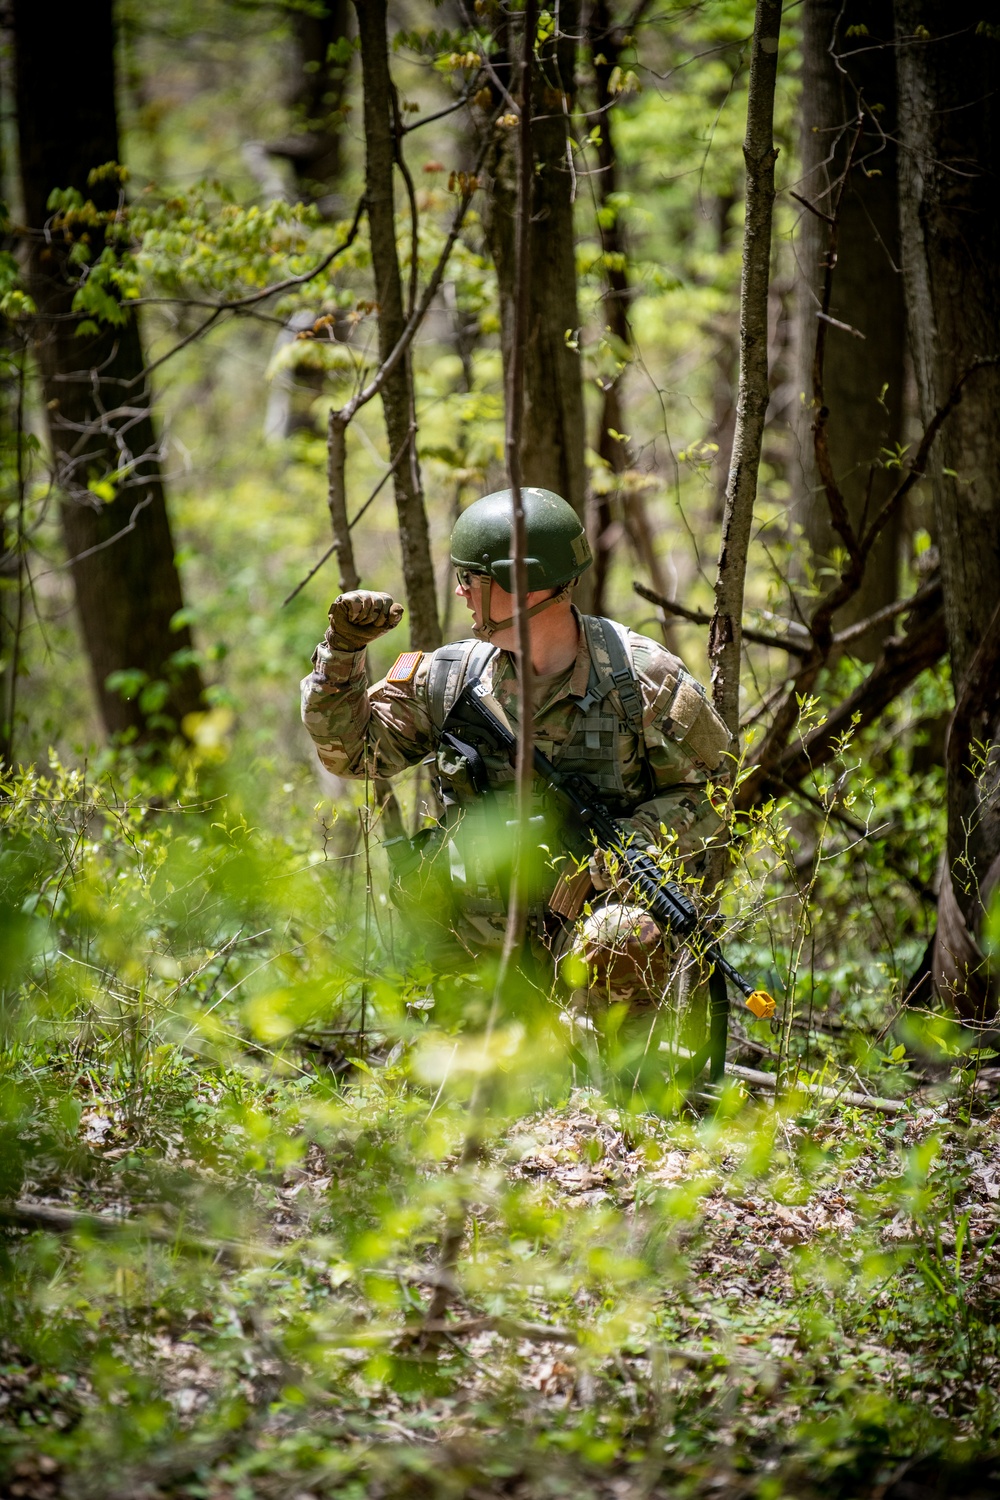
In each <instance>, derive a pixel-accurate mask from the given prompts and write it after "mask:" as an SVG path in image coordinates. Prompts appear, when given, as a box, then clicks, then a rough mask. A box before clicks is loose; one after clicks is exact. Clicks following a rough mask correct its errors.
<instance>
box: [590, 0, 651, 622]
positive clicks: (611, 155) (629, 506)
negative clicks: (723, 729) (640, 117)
mask: <svg viewBox="0 0 1000 1500" xmlns="http://www.w3.org/2000/svg"><path fill="white" fill-rule="evenodd" d="M630 24H633V25H634V24H635V18H634V17H632V18H630ZM624 36H625V28H624V27H623V26H620V25H618V24H617V23H616V22H615V20H614V18H613V17H612V15H611V8H610V6H609V4H608V0H593V3H592V4H591V6H590V12H589V15H588V17H587V43H588V46H589V48H590V55H591V59H592V62H593V67H594V84H595V88H594V96H595V97H594V103H595V105H596V110H597V122H596V123H597V125H598V127H599V129H600V138H599V141H598V146H597V167H598V170H597V175H596V179H595V184H594V196H595V198H596V201H597V224H598V231H599V233H600V236H601V251H602V254H603V257H604V270H603V274H604V290H603V293H602V297H601V301H602V305H603V310H604V323H605V328H606V330H607V332H608V333H609V334H610V335H611V337H612V339H613V340H614V341H615V343H616V344H617V345H618V347H619V349H620V350H621V354H622V357H623V358H624V357H625V356H626V355H627V354H628V352H629V351H631V348H632V329H631V325H630V323H629V316H628V314H629V303H630V301H631V297H632V289H631V287H630V285H629V275H628V260H627V245H626V240H625V233H624V228H623V226H622V223H621V220H620V219H619V217H618V210H617V207H616V205H615V196H614V195H615V194H616V193H617V191H618V158H617V155H616V152H615V143H614V127H613V120H614V117H613V114H612V102H613V97H614V96H613V95H612V92H611V78H612V75H613V73H614V70H615V68H616V67H617V66H618V59H619V57H620V56H621V52H622V46H623V41H624ZM624 373H625V372H624V370H622V372H621V373H620V374H618V375H616V376H615V377H614V378H613V379H610V380H608V381H607V383H606V384H605V386H604V390H603V392H602V397H601V410H600V416H599V419H598V431H597V442H596V444H595V448H596V450H597V453H598V455H599V457H600V458H601V459H602V460H603V461H604V463H605V464H607V466H608V469H609V470H610V472H611V473H612V474H614V475H616V476H617V477H618V478H619V480H620V482H621V490H620V495H621V507H622V515H621V519H622V527H623V529H624V531H625V535H626V536H627V537H628V540H629V544H630V546H631V548H632V551H633V553H634V554H635V557H636V560H637V562H638V563H639V564H640V566H642V567H644V568H645V569H646V572H647V573H648V574H649V579H650V582H651V583H652V585H653V588H654V590H655V591H656V593H658V594H666V593H668V592H669V585H668V583H667V576H666V573H665V572H664V570H663V564H662V563H661V562H660V559H659V558H658V556H657V555H656V550H655V540H656V539H655V536H654V532H653V527H652V524H651V522H650V518H649V514H648V511H647V509H646V502H645V497H644V495H643V493H642V491H641V490H640V489H637V488H634V487H630V486H629V485H628V483H627V482H626V481H624V480H623V479H622V476H623V475H625V474H626V473H627V471H628V468H629V464H630V461H631V454H630V452H629V446H628V443H627V442H625V441H624V434H625V427H626V424H627V418H626V415H625V403H624V392H623V388H622V381H623V377H624ZM613 434H619V436H613ZM595 515H596V525H595V528H594V530H595V537H594V543H595V545H594V579H593V604H592V608H593V610H594V613H595V614H598V615H600V614H603V613H604V610H605V593H606V589H607V582H608V573H609V565H610V562H611V554H612V548H613V537H614V534H615V532H616V530H617V527H616V525H615V517H614V515H613V513H612V508H611V496H610V494H608V495H603V496H600V497H599V498H598V499H597V500H596V503H595ZM663 628H664V632H665V634H666V635H667V637H668V644H670V638H671V637H672V629H671V626H670V624H669V622H668V621H667V620H666V618H665V617H664V622H663Z"/></svg>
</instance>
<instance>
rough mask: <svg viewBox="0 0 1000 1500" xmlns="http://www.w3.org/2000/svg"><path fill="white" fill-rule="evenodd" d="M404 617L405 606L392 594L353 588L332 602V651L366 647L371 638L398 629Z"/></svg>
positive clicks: (328, 635)
mask: <svg viewBox="0 0 1000 1500" xmlns="http://www.w3.org/2000/svg"><path fill="white" fill-rule="evenodd" d="M402 618H403V606H402V605H401V604H396V603H395V601H394V600H393V597H392V595H391V594H373V593H372V592H371V590H370V589H352V591H351V592H350V593H349V594H338V595H337V598H336V599H334V601H333V603H332V604H331V605H330V628H329V630H328V631H327V633H326V643H327V645H328V646H329V647H330V649H331V651H363V650H364V649H365V647H366V646H367V645H368V642H369V641H374V640H377V639H378V637H379V636H380V635H385V634H386V632H387V631H389V630H395V628H396V626H397V625H398V624H399V622H400V620H401V619H402Z"/></svg>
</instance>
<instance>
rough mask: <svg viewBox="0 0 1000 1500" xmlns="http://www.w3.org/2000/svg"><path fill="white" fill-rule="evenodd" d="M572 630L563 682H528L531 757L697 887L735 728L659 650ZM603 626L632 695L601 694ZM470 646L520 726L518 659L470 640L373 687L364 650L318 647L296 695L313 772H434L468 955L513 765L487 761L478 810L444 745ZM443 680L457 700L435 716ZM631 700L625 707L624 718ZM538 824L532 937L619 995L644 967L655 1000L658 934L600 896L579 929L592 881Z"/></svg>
mask: <svg viewBox="0 0 1000 1500" xmlns="http://www.w3.org/2000/svg"><path fill="white" fill-rule="evenodd" d="M574 613H576V611H574ZM577 619H578V621H579V622H580V624H581V630H580V640H579V646H578V650H577V656H576V660H575V662H574V663H573V664H572V666H570V667H569V668H568V669H567V670H566V671H565V672H562V673H560V674H559V675H558V676H556V677H553V678H550V679H543V680H541V681H539V682H538V683H536V703H537V705H538V706H537V708H536V711H535V719H534V728H535V741H536V744H537V745H538V746H539V748H540V749H541V750H543V751H544V752H545V753H546V754H547V755H548V756H549V757H550V758H551V759H552V760H553V761H554V762H555V764H556V765H557V766H558V767H559V768H560V769H561V770H564V771H582V772H584V773H585V774H587V775H588V776H590V777H591V779H592V780H593V781H594V782H595V783H596V784H597V786H598V787H599V788H600V790H601V793H602V795H603V797H604V800H605V802H606V803H607V805H608V807H609V809H610V810H611V811H612V812H613V813H614V815H615V816H616V817H617V818H618V819H619V820H620V823H621V824H622V826H623V827H624V829H625V830H626V831H628V832H632V833H633V834H634V835H635V837H636V838H637V839H639V840H641V842H642V843H643V844H644V845H648V844H658V845H661V846H663V845H664V844H665V842H669V843H670V845H671V848H672V851H673V852H674V853H676V855H677V856H678V857H679V858H680V859H682V860H683V861H684V863H685V867H686V869H687V870H688V872H689V873H694V874H698V873H699V866H700V863H701V856H702V855H703V854H704V851H705V849H706V845H707V843H708V841H710V840H711V838H712V837H713V836H714V834H715V833H716V832H717V831H718V828H719V819H718V816H717V815H716V813H715V812H714V810H713V808H712V806H711V804H710V802H709V800H708V796H707V793H706V789H705V786H706V779H707V778H708V777H709V776H710V774H711V773H712V772H714V771H716V770H717V769H718V768H719V766H720V764H721V762H722V759H723V756H724V754H725V752H726V750H727V748H728V746H729V734H728V731H727V730H726V727H725V725H724V724H723V723H722V721H721V720H720V719H719V718H718V716H717V715H716V713H715V712H714V710H713V709H712V707H711V705H710V704H709V703H708V702H707V700H706V697H705V693H704V690H703V689H702V688H701V686H700V685H699V684H698V683H697V682H696V681H695V679H694V678H693V677H692V676H691V675H690V673H689V672H687V670H686V669H685V668H684V666H683V664H682V663H681V662H680V661H679V660H678V658H677V657H676V656H673V655H672V654H671V653H670V652H669V651H667V650H666V649H665V648H664V647H663V646H660V645H658V644H657V643H656V642H655V641H652V640H650V639H649V638H648V637H646V636H641V635H637V634H635V633H634V632H632V631H625V630H624V629H623V627H620V626H613V622H608V621H603V622H601V621H597V622H594V621H593V620H592V619H588V618H587V617H585V616H580V615H577ZM595 624H596V627H598V628H596V629H595V628H593V627H594V626H595ZM600 627H604V631H603V634H602V631H601V629H600ZM612 628H613V629H614V631H615V633H616V634H617V635H618V638H619V639H620V640H621V641H622V642H623V645H624V647H625V650H627V653H628V655H627V658H626V657H625V655H624V651H622V650H621V648H618V649H619V656H620V660H621V661H627V660H629V659H630V672H629V675H630V682H631V686H630V684H629V683H625V682H624V681H623V680H622V677H621V673H619V678H618V679H617V680H616V681H617V685H616V686H615V687H613V688H611V689H610V690H608V684H609V683H610V680H611V679H610V677H609V671H610V670H611V669H612V668H613V667H614V661H609V660H608V659H606V658H605V644H604V643H605V642H606V640H607V637H608V636H609V635H610V633H611V629H612ZM476 649H478V651H479V653H480V656H481V657H482V655H483V654H484V653H485V655H486V657H487V658H488V659H487V661H486V665H485V667H484V668H483V669H482V678H483V681H484V683H487V684H490V685H491V687H492V690H493V694H494V696H495V698H496V699H497V701H498V702H499V703H500V705H501V707H502V708H503V709H504V710H505V712H506V713H507V715H508V717H509V719H510V720H511V722H514V721H515V720H516V716H517V672H516V665H515V661H514V658H513V657H512V656H511V655H510V654H509V653H508V652H505V651H495V652H494V653H493V654H492V656H489V648H484V647H483V646H482V645H481V644H478V645H477V643H476V642H473V641H469V642H465V643H459V645H458V646H451V647H448V646H446V647H443V648H442V649H441V651H440V652H429V653H421V652H405V653H404V654H403V655H402V656H401V657H400V658H399V659H398V660H397V662H396V663H395V665H394V666H393V667H392V668H391V669H390V671H389V672H388V673H387V674H386V676H385V678H383V680H382V681H381V682H378V683H376V684H375V686H374V687H371V688H369V686H368V680H367V673H366V660H365V652H364V651H358V652H347V651H337V650H332V649H331V648H330V647H329V646H328V645H327V644H320V645H319V646H318V647H317V649H316V652H315V655H314V656H313V670H312V672H311V673H310V674H309V676H308V677H306V678H305V679H304V680H303V683H302V718H303V722H304V723H305V725H306V728H307V729H308V731H309V733H310V735H311V736H312V739H313V741H314V742H315V745H316V748H317V751H318V753H319V758H320V760H321V762H322V763H323V765H324V766H326V768H327V769H328V770H330V771H332V772H334V773H335V774H336V775H338V776H348V777H358V776H364V775H369V776H373V777H374V776H382V777H387V776H393V775H395V774H396V773H397V772H399V771H402V770H403V769H405V768H406V767H407V766H413V765H415V764H416V763H417V762H419V761H422V760H424V759H426V758H429V757H434V758H435V759H436V763H437V770H438V776H439V781H440V783H441V784H442V785H443V786H444V787H445V789H446V795H445V799H444V800H445V802H446V804H447V806H446V813H445V819H444V822H445V824H446V826H447V829H448V834H447V844H446V850H444V851H443V852H446V854H447V859H448V865H449V868H448V883H449V885H450V888H451V891H452V893H453V894H454V896H455V900H456V906H457V910H458V912H459V914H460V922H459V924H457V925H458V928H459V932H458V935H459V937H460V939H461V940H462V941H463V943H464V944H465V946H467V947H468V948H470V949H471V950H472V951H475V950H476V949H477V947H478V948H481V947H482V946H483V945H484V944H493V943H498V942H499V941H500V940H501V938H502V933H503V924H504V908H503V901H502V896H501V891H502V888H503V879H502V872H501V875H500V877H499V878H498V875H497V860H496V858H495V857H494V849H495V843H496V836H497V830H498V827H500V828H502V827H504V826H508V825H509V822H510V820H512V819H513V817H514V811H513V780H514V773H513V770H512V768H511V767H510V765H509V764H507V763H506V762H505V761H497V762H492V761H489V760H488V761H487V768H488V771H489V784H490V789H491V792H493V796H491V797H488V798H482V797H478V796H477V795H476V794H475V793H474V792H473V791H472V789H471V788H470V787H468V786H467V785H464V784H463V771H464V767H463V764H462V763H461V761H460V759H459V758H458V757H456V756H455V755H454V754H453V753H452V752H449V751H448V750H447V748H446V747H444V746H442V745H441V744H440V742H439V735H438V730H439V728H440V724H441V720H442V713H443V711H444V709H447V708H448V707H450V703H451V702H453V701H454V698H455V697H457V695H458V691H460V689H461V686H462V685H463V680H464V679H463V673H464V670H465V668H464V667H463V665H462V663H463V660H464V661H465V662H466V663H467V662H468V661H469V658H470V655H471V653H472V652H473V651H474V650H476ZM456 664H457V665H456ZM444 672H447V673H448V695H447V697H448V698H450V701H446V702H445V703H444V707H443V708H442V703H441V697H442V694H441V687H440V685H441V682H442V680H443V673H444ZM596 674H599V675H600V677H601V680H602V681H603V682H604V689H603V690H602V691H603V697H602V698H601V701H599V702H598V701H596V699H597V695H596V694H595V692H594V691H593V688H594V683H595V676H596ZM472 675H475V672H473V674H472ZM635 689H637V694H636V693H635ZM629 693H632V696H633V699H634V702H633V705H632V707H631V711H629V704H628V702H627V697H628V694H629ZM540 790H541V789H540ZM533 814H534V816H536V817H537V819H538V824H537V831H538V837H537V845H538V846H539V847H541V848H543V849H545V850H546V851H547V856H546V857H545V858H544V859H543V860H542V861H540V865H541V866H542V868H540V869H539V870H538V871H537V872H536V881H535V889H534V895H533V902H534V904H533V908H532V930H533V933H534V936H535V938H536V940H537V941H543V942H544V943H545V945H546V946H547V948H548V949H549V951H550V952H552V953H555V954H557V955H558V954H559V953H564V952H565V951H566V950H567V948H568V947H569V946H570V944H571V943H572V942H573V941H574V939H575V942H576V948H577V951H578V952H580V953H581V954H582V955H583V956H584V957H585V958H586V959H587V961H588V963H590V964H591V965H592V966H594V967H595V968H596V977H597V978H598V980H602V979H606V980H607V981H608V982H609V983H610V984H611V985H612V986H613V987H614V988H615V990H616V992H621V989H622V987H623V985H625V986H627V985H628V984H632V985H633V987H639V988H642V987H643V975H642V974H641V973H640V971H641V970H645V971H646V972H645V976H644V977H645V988H646V989H647V990H648V989H655V988H656V985H657V984H658V983H659V982H660V980H659V974H660V968H661V967H662V966H661V965H658V964H657V962H656V953H657V951H658V950H660V951H662V949H663V944H662V940H661V938H660V934H659V932H658V929H657V928H656V925H655V923H651V921H650V919H649V918H648V917H647V916H646V914H645V913H642V912H640V911H638V910H637V909H636V908H634V907H632V906H631V905H629V904H622V905H616V904H615V898H614V896H613V893H612V894H611V896H610V901H609V898H608V897H602V898H601V900H602V902H604V904H602V905H599V906H598V908H597V909H596V910H588V912H587V915H586V917H585V919H584V921H583V922H582V924H578V925H577V926H575V927H574V923H576V922H577V919H578V918H579V917H580V916H581V913H583V912H584V910H585V907H588V905H589V903H590V898H591V897H592V896H594V895H595V886H594V883H593V880H592V878H591V871H590V870H589V869H588V868H587V866H583V868H582V869H581V867H580V865H579V863H578V862H576V861H573V860H571V859H569V858H567V857H566V856H565V854H564V853H563V852H562V850H561V848H560V845H561V842H562V840H561V836H560V830H559V828H558V826H557V825H555V824H554V823H553V821H552V816H551V814H550V813H548V812H547V811H546V808H545V805H544V798H543V797H540V798H539V802H538V806H537V808H535V809H533ZM663 830H666V835H667V838H666V840H665V838H664V831H663ZM532 842H533V844H534V843H535V842H536V841H535V840H533V841H532ZM500 863H501V864H502V859H501V861H500ZM616 936H617V939H618V940H617V941H615V938H616ZM609 946H610V947H611V948H614V950H615V952H614V955H613V956H612V957H611V961H610V962H609V963H606V964H604V965H603V968H602V954H603V956H604V957H605V958H606V957H607V956H608V955H607V953H606V952H605V950H607V949H608V948H609ZM630 954H631V959H632V960H634V961H631V962H630V959H629V955H630ZM623 965H624V967H623ZM616 966H617V967H616ZM654 969H655V971H656V972H655V973H654ZM626 971H627V972H626ZM629 975H632V978H631V979H630V978H629Z"/></svg>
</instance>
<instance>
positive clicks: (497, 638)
mask: <svg viewBox="0 0 1000 1500" xmlns="http://www.w3.org/2000/svg"><path fill="white" fill-rule="evenodd" d="M466 576H467V578H468V582H467V583H463V582H462V581H461V579H459V581H458V583H456V585H455V593H456V594H457V595H458V597H459V598H460V599H464V600H465V603H466V606H467V608H468V609H469V610H470V612H471V614H472V622H473V624H474V626H475V628H476V629H477V630H481V629H482V628H483V626H484V625H485V623H486V621H485V620H484V618H483V580H482V577H481V575H480V574H478V573H470V574H467V575H466ZM553 592H554V590H553V589H532V590H530V591H529V593H528V600H527V603H528V608H529V609H530V608H531V606H532V605H533V604H540V603H541V601H542V600H543V599H548V598H549V597H550V596H551V595H552V593H553ZM514 610H515V600H514V595H513V594H508V592H507V590H506V589H502V588H501V587H500V585H499V584H498V583H496V582H494V583H493V585H492V587H491V588H490V615H491V616H492V618H493V619H494V620H511V621H512V622H513V617H514ZM540 618H542V619H544V618H545V616H544V615H543V616H541V617H540ZM530 624H531V626H532V627H534V624H535V622H534V620H532V621H531V622H530ZM492 640H493V644H494V645H495V646H499V647H500V648H501V650H504V651H507V650H510V649H511V648H512V647H513V646H515V645H516V642H517V629H516V627H515V626H514V624H513V623H511V624H510V625H508V626H506V627H505V628H504V629H502V630H498V631H496V632H495V633H494V635H493V636H492Z"/></svg>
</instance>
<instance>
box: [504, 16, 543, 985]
mask: <svg viewBox="0 0 1000 1500" xmlns="http://www.w3.org/2000/svg"><path fill="white" fill-rule="evenodd" d="M537 26H538V4H537V0H527V5H526V6H525V26H524V35H523V38H522V48H521V70H520V90H519V95H518V98H519V102H520V118H519V120H518V127H517V191H516V204H515V211H514V283H515V287H516V290H517V296H516V298H515V320H514V329H513V335H514V336H513V338H512V340H511V359H510V364H509V365H508V369H507V393H506V394H507V412H506V417H507V422H506V433H505V439H506V441H505V449H506V458H507V478H508V481H509V483H510V489H511V494H512V497H513V522H514V524H513V528H512V541H513V549H514V616H515V620H516V625H517V712H518V724H517V768H516V786H517V829H516V838H515V847H514V867H513V878H512V880H511V884H510V905H509V908H508V911H507V927H506V931H505V932H504V940H503V951H502V954H501V962H500V972H499V975H498V977H497V993H498V994H499V993H501V992H502V988H503V986H504V984H505V982H506V976H507V973H508V970H509V966H510V964H511V963H512V962H513V960H514V957H515V955H516V954H518V953H519V952H520V950H521V947H522V944H523V943H524V934H525V928H526V924H527V920H528V897H527V875H528V846H529V840H530V833H531V800H532V783H533V781H534V774H535V768H534V765H533V763H532V752H533V750H534V744H535V692H534V687H535V670H534V663H533V661H532V658H531V624H530V621H529V619H528V565H527V561H526V559H527V555H528V538H527V532H526V530H525V521H524V497H523V494H522V489H521V486H522V484H523V474H522V471H521V427H522V424H523V421H524V405H525V403H524V351H525V347H526V345H527V341H528V340H527V333H528V328H527V322H528V308H529V302H530V299H529V293H528V288H529V287H530V286H531V282H532V269H533V268H532V264H531V249H532V243H531V242H532V234H531V214H532V206H533V202H532V200H533V191H532V190H533V186H534V183H533V178H534V170H533V167H534V155H533V151H532V135H533V129H532V126H533V121H532V109H531V97H532V73H533V71H534V70H533V67H532V62H533V58H534V36H535V31H536V30H537Z"/></svg>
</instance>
